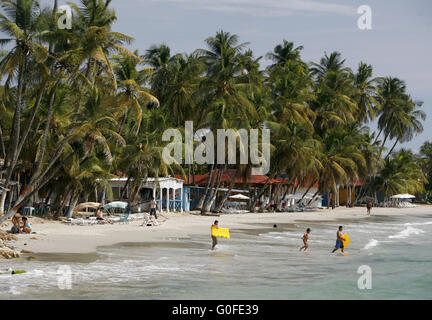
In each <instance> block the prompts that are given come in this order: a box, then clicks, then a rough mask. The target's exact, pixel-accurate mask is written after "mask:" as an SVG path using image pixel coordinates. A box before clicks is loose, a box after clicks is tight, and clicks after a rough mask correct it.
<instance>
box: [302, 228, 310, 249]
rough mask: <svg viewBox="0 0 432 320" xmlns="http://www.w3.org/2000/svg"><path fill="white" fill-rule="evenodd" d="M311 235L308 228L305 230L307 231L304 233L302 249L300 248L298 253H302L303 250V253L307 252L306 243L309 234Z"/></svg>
mask: <svg viewBox="0 0 432 320" xmlns="http://www.w3.org/2000/svg"><path fill="white" fill-rule="evenodd" d="M310 233H311V229H310V228H307V230H306V233H305V234H304V235H303V238H302V239H303V244H304V245H303V247H301V248H300V250H299V251H302V250H303V249H304V251H306V250H307V248H309V243H308V240H309V234H310Z"/></svg>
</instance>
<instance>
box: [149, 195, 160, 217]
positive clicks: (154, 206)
mask: <svg viewBox="0 0 432 320" xmlns="http://www.w3.org/2000/svg"><path fill="white" fill-rule="evenodd" d="M156 209H157V203H156V201H155V199H154V197H152V198H151V201H150V216H152V215H153V216H155V218H156V219H157V218H158V217H157V214H156Z"/></svg>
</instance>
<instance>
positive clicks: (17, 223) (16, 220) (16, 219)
mask: <svg viewBox="0 0 432 320" xmlns="http://www.w3.org/2000/svg"><path fill="white" fill-rule="evenodd" d="M12 224H13V226H12V229H11V233H21V215H20V214H19V213H15V214H14V216H13V217H12Z"/></svg>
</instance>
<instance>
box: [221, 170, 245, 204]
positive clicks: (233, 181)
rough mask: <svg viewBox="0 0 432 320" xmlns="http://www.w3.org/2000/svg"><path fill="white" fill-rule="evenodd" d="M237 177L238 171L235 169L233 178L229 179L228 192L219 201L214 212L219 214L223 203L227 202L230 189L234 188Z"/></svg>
mask: <svg viewBox="0 0 432 320" xmlns="http://www.w3.org/2000/svg"><path fill="white" fill-rule="evenodd" d="M239 175H240V169H236V172H235V174H234V177H233V178H232V179H231V182H230V185H229V188H228V191H227V193H226V194H225V196H224V197H223V199H222V200H221V202H220V203H219V204H218V206H217V208H216V212H221V211H222V208H223V206H224V204H225V202H226V201H227V200H228V198H229V196H230V195H231V192H232V189H233V188H234V184H235V181H236V179H237V178H238V176H239Z"/></svg>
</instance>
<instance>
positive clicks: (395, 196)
mask: <svg viewBox="0 0 432 320" xmlns="http://www.w3.org/2000/svg"><path fill="white" fill-rule="evenodd" d="M390 198H391V199H414V198H415V196H413V195H412V194H408V193H405V194H397V195H394V196H391V197H390Z"/></svg>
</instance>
